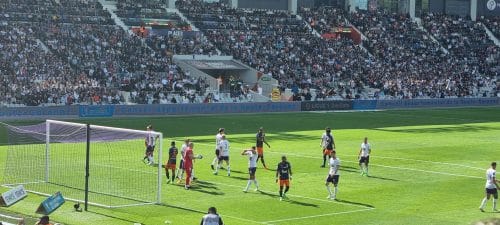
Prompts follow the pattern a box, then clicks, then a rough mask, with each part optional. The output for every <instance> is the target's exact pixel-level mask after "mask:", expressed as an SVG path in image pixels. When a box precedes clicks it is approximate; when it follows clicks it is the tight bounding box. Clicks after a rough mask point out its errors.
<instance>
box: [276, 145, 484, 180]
mask: <svg viewBox="0 0 500 225" xmlns="http://www.w3.org/2000/svg"><path fill="white" fill-rule="evenodd" d="M267 152H270V153H274V154H285V153H281V152H272V151H267ZM286 154H287V155H293V156H299V157H304V158H313V159H321V157H317V156H308V155H301V154H294V153H286ZM342 161H344V162H351V163H357V161H349V160H342ZM370 165H372V166H378V167H385V168H391V169H398V170H410V171H417V172H423V173H433V174H441V175H448V176H455V177H468V178H475V179H483V177H478V176H469V175H463V174H454V173H446V172H439V171H432V170H420V169H412V168H407V167H398V166H386V165H381V164H372V163H370Z"/></svg>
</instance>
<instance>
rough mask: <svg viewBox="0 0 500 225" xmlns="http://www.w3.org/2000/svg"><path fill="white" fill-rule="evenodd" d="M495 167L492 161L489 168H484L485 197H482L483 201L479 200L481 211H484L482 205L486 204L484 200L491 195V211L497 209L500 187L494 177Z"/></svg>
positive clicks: (488, 198) (495, 164)
mask: <svg viewBox="0 0 500 225" xmlns="http://www.w3.org/2000/svg"><path fill="white" fill-rule="evenodd" d="M496 168H497V163H496V162H492V163H491V168H489V169H488V170H486V185H485V188H486V197H484V198H483V201H482V202H481V206H479V210H481V212H484V207H485V206H486V202H488V200H490V196H492V195H493V211H495V212H496V211H498V210H497V201H498V189H500V187H499V186H498V180H497V179H496Z"/></svg>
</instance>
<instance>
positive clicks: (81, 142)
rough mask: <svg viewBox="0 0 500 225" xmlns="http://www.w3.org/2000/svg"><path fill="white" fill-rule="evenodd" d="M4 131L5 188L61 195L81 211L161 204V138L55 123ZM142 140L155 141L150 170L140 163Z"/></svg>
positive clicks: (137, 131)
mask: <svg viewBox="0 0 500 225" xmlns="http://www.w3.org/2000/svg"><path fill="white" fill-rule="evenodd" d="M5 127H6V129H7V133H8V135H7V138H8V143H9V145H8V150H7V159H6V160H7V162H6V163H5V165H6V167H5V170H4V173H5V175H4V178H3V182H2V184H3V185H4V186H8V187H13V186H17V185H19V184H22V185H24V187H25V189H26V190H28V191H30V192H33V193H37V194H41V195H52V194H53V193H55V192H58V191H60V192H61V193H62V194H63V196H64V197H65V198H66V199H68V200H73V201H77V202H83V203H85V208H87V204H90V205H97V206H102V207H124V206H133V205H142V204H159V203H161V183H162V182H161V181H162V168H161V158H162V145H163V143H162V142H163V135H162V133H159V132H154V131H143V130H132V129H124V128H116V127H106V126H97V125H90V124H81V123H71V122H64V121H56V120H47V121H46V122H44V123H41V124H36V125H28V126H12V125H6V126H5ZM148 132H149V133H148ZM147 135H154V136H155V137H158V138H157V139H156V140H157V141H156V149H155V151H154V154H155V158H154V163H153V164H152V165H146V164H145V163H144V162H143V160H142V159H143V157H144V152H145V144H144V140H145V138H146V136H147Z"/></svg>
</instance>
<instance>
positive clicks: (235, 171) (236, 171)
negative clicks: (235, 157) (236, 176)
mask: <svg viewBox="0 0 500 225" xmlns="http://www.w3.org/2000/svg"><path fill="white" fill-rule="evenodd" d="M231 173H240V174H244V172H241V171H239V170H231Z"/></svg>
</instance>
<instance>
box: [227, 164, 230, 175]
mask: <svg viewBox="0 0 500 225" xmlns="http://www.w3.org/2000/svg"><path fill="white" fill-rule="evenodd" d="M229 174H231V166H229V165H227V175H229Z"/></svg>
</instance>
